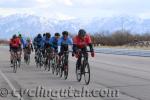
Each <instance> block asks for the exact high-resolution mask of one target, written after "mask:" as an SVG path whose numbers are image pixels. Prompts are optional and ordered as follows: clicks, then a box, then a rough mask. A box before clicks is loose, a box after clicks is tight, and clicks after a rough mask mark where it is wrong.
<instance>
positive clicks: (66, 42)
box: [58, 37, 73, 46]
mask: <svg viewBox="0 0 150 100" xmlns="http://www.w3.org/2000/svg"><path fill="white" fill-rule="evenodd" d="M72 44H73V42H72V38H71V37H68V38H67V39H64V38H63V37H61V38H60V39H59V40H58V46H62V45H72Z"/></svg>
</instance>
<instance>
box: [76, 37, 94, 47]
mask: <svg viewBox="0 0 150 100" xmlns="http://www.w3.org/2000/svg"><path fill="white" fill-rule="evenodd" d="M90 43H92V42H91V37H90V36H89V35H86V36H85V37H84V39H81V38H80V37H79V36H78V35H77V36H75V37H74V38H73V44H75V45H77V47H78V48H80V49H82V48H84V47H86V46H87V45H89V44H90Z"/></svg>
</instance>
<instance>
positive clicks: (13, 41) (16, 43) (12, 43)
mask: <svg viewBox="0 0 150 100" xmlns="http://www.w3.org/2000/svg"><path fill="white" fill-rule="evenodd" d="M20 45H21V41H20V39H19V38H18V37H17V38H15V39H11V40H10V48H19V47H20Z"/></svg>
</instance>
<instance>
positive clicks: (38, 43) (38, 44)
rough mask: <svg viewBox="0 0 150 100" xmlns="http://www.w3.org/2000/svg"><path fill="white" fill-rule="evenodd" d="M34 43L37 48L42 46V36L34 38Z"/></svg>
mask: <svg viewBox="0 0 150 100" xmlns="http://www.w3.org/2000/svg"><path fill="white" fill-rule="evenodd" d="M36 45H37V47H38V48H42V47H43V39H42V38H36Z"/></svg>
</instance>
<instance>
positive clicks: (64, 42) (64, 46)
mask: <svg viewBox="0 0 150 100" xmlns="http://www.w3.org/2000/svg"><path fill="white" fill-rule="evenodd" d="M68 35H69V33H68V32H67V31H63V32H62V37H61V38H60V39H59V40H58V50H59V63H60V61H61V56H62V55H63V54H64V52H65V51H68V50H69V47H68V46H69V45H72V44H73V42H72V38H71V37H69V36H68ZM67 59H68V57H67Z"/></svg>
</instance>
